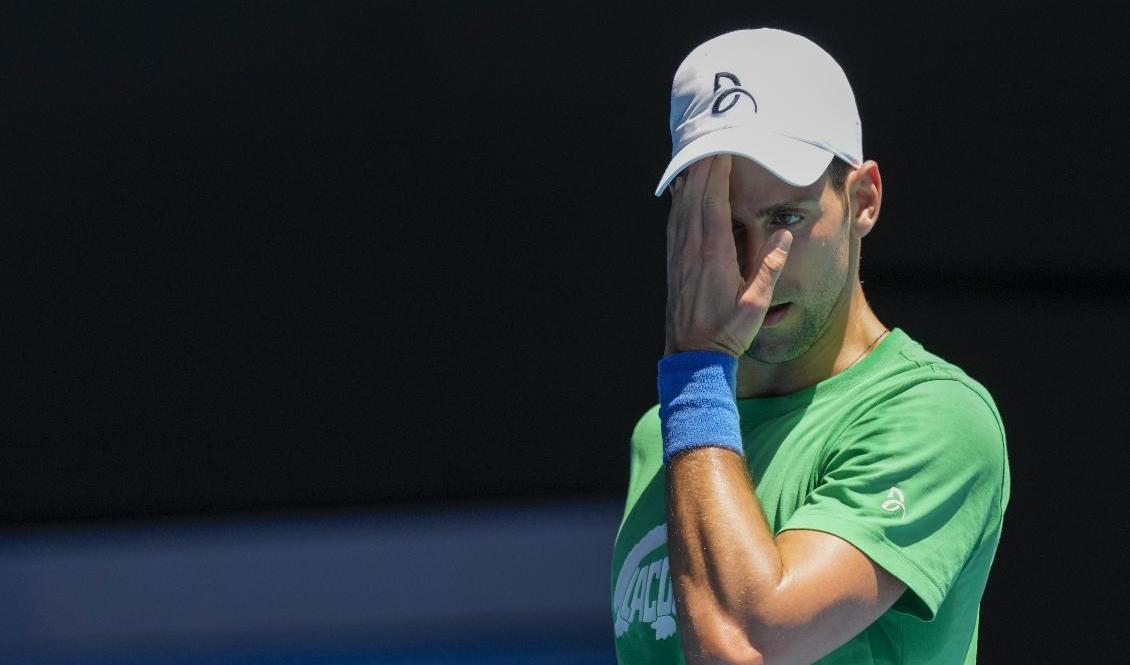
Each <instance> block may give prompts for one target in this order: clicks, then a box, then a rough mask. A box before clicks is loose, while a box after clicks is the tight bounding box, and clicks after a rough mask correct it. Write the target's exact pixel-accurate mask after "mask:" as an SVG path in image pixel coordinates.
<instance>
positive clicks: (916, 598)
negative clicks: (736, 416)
mask: <svg viewBox="0 0 1130 665" xmlns="http://www.w3.org/2000/svg"><path fill="white" fill-rule="evenodd" d="M737 404H738V411H739V413H740V414H741V430H742V440H743V442H744V446H745V459H746V465H747V466H748V468H749V471H750V476H751V477H752V479H753V481H754V484H755V486H756V492H757V498H758V500H759V501H760V502H761V506H762V509H763V510H764V512H765V516H766V518H767V519H768V521H769V525H770V527H771V528H772V529H773V532H774V533H775V534H776V533H780V532H781V531H785V530H787V529H815V530H818V531H825V532H827V533H831V534H834V535H836V536H839V537H840V538H843V539H844V540H846V541H848V542H850V543H851V544H852V545H854V546H855V547H857V548H858V549H859V550H860V551H862V552H863V553H864V554H866V555H867V556H869V557H870V558H871V559H872V560H873V561H874V562H875V563H877V564H878V565H880V566H881V567H883V568H884V569H886V570H887V571H889V572H890V573H891V574H893V575H894V576H895V577H897V578H899V579H900V580H902V581H903V582H905V583H906V585H907V591H906V593H905V594H903V596H902V597H901V598H899V600H898V601H897V602H896V603H895V604H894V606H893V607H892V608H891V609H890V610H888V611H887V612H886V613H884V614H883V615H882V616H880V617H879V619H878V620H877V621H875V622H874V623H873V624H871V625H870V626H869V627H868V628H867V629H865V630H864V631H863V632H861V633H860V634H859V635H856V636H855V637H853V638H852V639H851V640H849V641H848V642H847V643H845V644H844V645H843V646H841V647H840V648H838V649H836V650H835V651H833V652H832V653H830V654H828V655H827V656H825V657H824V658H822V659H821V660H820V661H818V662H819V663H822V664H832V663H836V664H839V663H851V664H852V665H860V664H865V663H914V664H915V665H921V664H927V663H946V664H950V663H973V662H975V660H976V653H977V625H978V615H979V606H980V602H981V595H982V594H983V593H984V590H985V581H986V579H987V577H988V574H989V568H990V566H991V564H992V562H993V556H994V555H995V553H996V549H997V543H998V542H999V540H1000V534H1001V521H1002V517H1003V515H1004V511H1005V507H1006V506H1007V505H1008V497H1009V471H1008V457H1007V453H1006V451H1005V435H1004V428H1003V426H1002V424H1001V419H1000V414H999V413H998V412H997V408H996V405H995V404H994V403H993V400H992V397H990V395H989V393H988V391H986V390H985V388H984V387H983V386H981V384H979V383H977V382H976V381H974V380H973V379H971V378H969V377H968V376H967V375H966V374H965V373H964V372H963V371H962V370H961V369H959V368H958V367H956V366H954V365H952V364H950V363H948V362H946V361H944V360H942V359H941V358H939V357H937V356H935V355H933V354H931V353H929V352H928V351H926V350H925V349H923V348H922V345H921V344H919V343H918V342H915V341H914V340H912V339H911V338H910V337H909V336H907V334H906V333H905V332H903V331H902V330H901V329H899V328H895V329H894V330H892V331H891V333H890V334H889V335H887V336H886V337H885V338H884V339H883V341H882V342H880V343H879V345H878V346H876V347H875V349H874V350H873V351H872V352H871V353H870V354H869V355H867V356H866V357H864V358H863V359H862V360H860V361H859V362H857V363H856V364H855V365H853V366H851V367H849V368H848V369H846V370H844V371H843V372H840V373H839V374H837V375H835V376H833V377H830V378H828V379H826V380H824V381H821V382H820V383H818V384H816V385H815V386H811V387H809V388H805V389H803V390H800V391H798V392H795V393H792V394H789V395H783V396H780V397H768V398H758V399H739V400H738V401H737ZM658 412H659V410H658V407H653V408H652V409H651V410H649V411H648V412H647V413H646V414H644V416H643V417H642V418H641V419H640V421H639V423H638V424H637V425H636V428H635V431H634V432H633V434H632V441H631V476H630V480H629V485H628V500H627V505H626V508H625V511H624V518H623V520H622V522H621V524H620V529H619V533H618V534H617V536H616V546H615V549H614V552H613V558H612V599H611V600H612V622H613V627H614V628H613V630H614V632H615V636H616V637H615V640H616V654H617V656H618V658H619V660H620V662H621V663H633V664H634V663H682V662H683V655H682V646H681V643H680V640H679V635H678V632H677V617H678V611H677V608H676V606H675V600H674V594H673V592H672V588H671V579H670V575H669V570H668V560H667V525H666V468H665V467H664V465H663V442H662V436H661V433H660V423H659V415H658Z"/></svg>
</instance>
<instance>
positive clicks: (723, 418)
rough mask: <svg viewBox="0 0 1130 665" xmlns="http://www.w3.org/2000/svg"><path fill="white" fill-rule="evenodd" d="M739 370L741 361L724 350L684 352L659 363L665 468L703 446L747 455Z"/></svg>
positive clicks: (660, 418) (660, 414)
mask: <svg viewBox="0 0 1130 665" xmlns="http://www.w3.org/2000/svg"><path fill="white" fill-rule="evenodd" d="M737 371H738V359H737V358H735V357H733V356H731V355H729V354H727V353H722V352H720V351H685V352H683V353H675V354H672V355H669V356H667V357H666V358H663V359H661V360H660V361H659V381H658V383H659V420H660V422H661V423H662V425H663V463H664V464H666V463H667V462H668V461H669V460H670V459H671V457H672V456H674V455H675V454H676V453H679V452H682V451H684V450H689V449H691V448H701V447H704V446H718V447H721V448H729V449H730V450H733V451H734V452H736V453H738V454H739V455H741V454H742V433H741V428H740V427H739V426H738V422H739V420H738V406H737V403H736V402H735V401H734V394H735V392H734V391H735V384H736V382H737Z"/></svg>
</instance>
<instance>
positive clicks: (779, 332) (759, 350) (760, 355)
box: [745, 326, 812, 365]
mask: <svg viewBox="0 0 1130 665" xmlns="http://www.w3.org/2000/svg"><path fill="white" fill-rule="evenodd" d="M782 328H784V326H779V327H776V328H764V329H762V330H759V331H758V332H757V336H756V337H754V338H753V344H750V345H749V348H748V349H746V350H745V356H746V357H747V358H750V359H752V360H756V361H757V362H759V363H764V364H766V365H780V364H781V363H787V362H789V361H790V360H796V359H797V358H799V357H801V356H803V355H804V354H805V352H806V351H808V349H809V347H811V346H812V344H811V343H809V342H808V340H806V337H807V336H806V335H805V334H804V328H803V326H796V327H793V326H789V328H791V330H788V331H786V330H783V329H782Z"/></svg>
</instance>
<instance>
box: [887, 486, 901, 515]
mask: <svg viewBox="0 0 1130 665" xmlns="http://www.w3.org/2000/svg"><path fill="white" fill-rule="evenodd" d="M883 510H885V511H887V512H888V513H898V512H901V514H900V515H899V519H900V520H901V519H902V518H904V517H906V497H905V496H903V495H902V490H900V489H899V488H897V487H892V488H891V489H890V490H889V491H888V492H887V500H886V501H884V502H883Z"/></svg>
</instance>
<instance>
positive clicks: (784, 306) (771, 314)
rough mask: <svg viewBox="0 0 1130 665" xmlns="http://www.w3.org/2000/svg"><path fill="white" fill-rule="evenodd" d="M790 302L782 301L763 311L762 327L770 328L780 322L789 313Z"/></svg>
mask: <svg viewBox="0 0 1130 665" xmlns="http://www.w3.org/2000/svg"><path fill="white" fill-rule="evenodd" d="M791 304H792V303H791V302H783V303H779V304H777V305H773V306H772V307H770V308H769V310H768V311H766V312H765V320H764V321H762V322H761V327H762V328H772V327H773V326H775V325H777V324H778V323H780V322H781V320H782V319H784V318H785V316H787V315H788V313H789V305H791Z"/></svg>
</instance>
